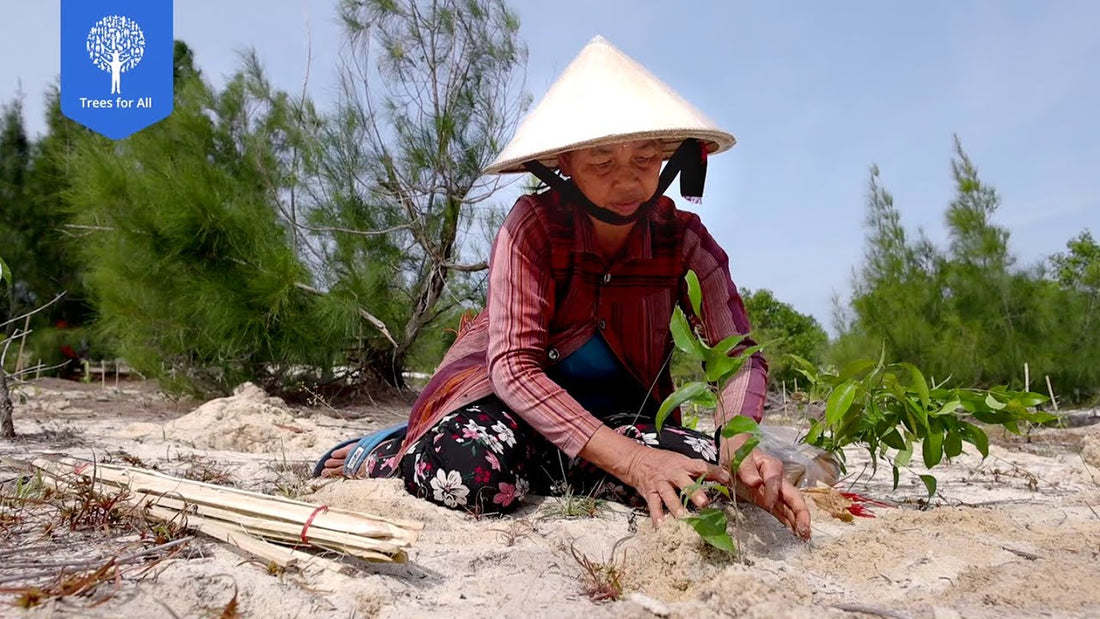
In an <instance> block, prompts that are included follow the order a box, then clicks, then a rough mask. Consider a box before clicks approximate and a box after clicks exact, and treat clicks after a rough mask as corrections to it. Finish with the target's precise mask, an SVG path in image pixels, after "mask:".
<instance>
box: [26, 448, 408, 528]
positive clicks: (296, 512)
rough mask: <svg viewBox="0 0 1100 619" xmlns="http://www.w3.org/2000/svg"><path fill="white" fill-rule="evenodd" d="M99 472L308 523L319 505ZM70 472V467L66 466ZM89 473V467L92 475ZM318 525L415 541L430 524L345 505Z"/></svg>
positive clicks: (162, 491) (107, 468) (137, 485)
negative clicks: (377, 513) (345, 508)
mask: <svg viewBox="0 0 1100 619" xmlns="http://www.w3.org/2000/svg"><path fill="white" fill-rule="evenodd" d="M49 463H50V461H49V460H43V459H37V460H35V461H34V465H35V466H39V467H40V468H45V467H44V466H43V465H46V466H48V465H49ZM58 463H59V464H61V465H62V467H64V466H66V465H74V466H77V467H79V466H84V465H88V464H89V463H87V462H80V461H77V460H73V459H72V458H61V459H59V460H58ZM94 466H95V467H96V474H95V476H96V477H97V478H99V479H103V480H107V481H111V482H112V483H114V484H116V485H125V486H127V487H128V488H130V491H131V492H134V493H139V494H140V493H145V494H157V495H172V496H176V497H180V498H184V499H186V500H187V501H188V502H190V503H196V504H203V505H210V506H212V507H225V506H227V505H229V506H232V507H231V509H233V510H234V511H237V512H240V513H245V514H249V515H253V516H261V517H265V518H279V519H281V520H287V521H291V522H298V523H299V524H301V523H304V522H305V521H306V520H307V519H308V518H309V517H310V516H314V511H316V510H317V508H318V507H320V506H319V505H315V504H312V503H306V502H303V501H295V500H293V499H286V498H282V497H274V496H270V495H266V494H262V493H259V492H252V491H249V490H241V489H239V488H229V487H226V486H217V485H215V484H208V483H203V482H198V481H192V480H189V479H179V478H176V477H171V476H169V475H164V474H163V473H157V472H154V471H144V470H139V469H132V468H129V467H123V466H118V465H113V464H101V463H96V464H95V465H94ZM62 470H64V469H62ZM86 472H87V471H85V473H86ZM310 526H311V528H312V527H320V528H327V529H332V530H335V531H345V532H348V533H352V534H354V535H362V536H365V537H383V538H385V537H392V538H396V539H399V540H403V541H406V542H408V543H412V542H414V541H416V538H417V537H418V536H419V534H418V531H420V530H421V529H423V528H424V525H423V523H420V522H416V521H405V520H396V519H389V518H383V517H380V516H373V515H369V514H363V513H360V512H353V511H348V510H343V509H339V508H330V509H329V510H328V511H326V512H324V513H320V514H317V515H315V516H314V520H313V523H312V524H311V525H310Z"/></svg>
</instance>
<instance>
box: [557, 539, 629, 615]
mask: <svg viewBox="0 0 1100 619" xmlns="http://www.w3.org/2000/svg"><path fill="white" fill-rule="evenodd" d="M569 552H570V554H572V555H573V560H574V561H576V562H577V565H579V566H581V575H580V578H581V587H582V588H583V589H584V594H585V595H587V596H588V599H590V600H592V601H593V602H608V601H611V602H613V601H616V600H619V599H621V598H622V597H623V581H624V577H623V576H624V575H623V564H621V563H616V562H615V558H614V554H615V552H614V550H612V558H611V560H610V561H608V562H606V563H601V562H598V561H593V560H592V559H590V558H589V557H588V556H587V555H585V554H584V553H583V552H578V551H577V549H576V547H575V546H572V545H570V546H569Z"/></svg>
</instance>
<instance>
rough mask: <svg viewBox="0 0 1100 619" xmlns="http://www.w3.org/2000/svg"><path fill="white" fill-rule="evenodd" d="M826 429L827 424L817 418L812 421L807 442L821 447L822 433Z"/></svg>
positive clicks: (807, 434)
mask: <svg viewBox="0 0 1100 619" xmlns="http://www.w3.org/2000/svg"><path fill="white" fill-rule="evenodd" d="M824 430H825V424H823V423H821V422H820V421H818V420H817V419H814V420H813V421H811V422H810V431H809V432H807V433H806V444H807V445H816V446H818V447H821V444H820V441H819V440H818V439H820V438H821V433H822V432H823V431H824Z"/></svg>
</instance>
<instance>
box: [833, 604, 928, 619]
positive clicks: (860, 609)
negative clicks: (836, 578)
mask: <svg viewBox="0 0 1100 619" xmlns="http://www.w3.org/2000/svg"><path fill="white" fill-rule="evenodd" d="M830 606H831V607H832V608H835V609H837V610H843V611H844V612H847V613H863V614H865V615H875V616H878V617H889V618H890V619H910V617H909V615H906V614H904V613H899V612H897V611H893V610H890V609H888V608H878V607H876V606H867V605H866V604H851V603H848V602H841V603H840V604H831V605H830Z"/></svg>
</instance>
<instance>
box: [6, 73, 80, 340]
mask: <svg viewBox="0 0 1100 619" xmlns="http://www.w3.org/2000/svg"><path fill="white" fill-rule="evenodd" d="M46 121H47V126H48V130H49V131H48V133H47V134H46V135H45V136H43V137H41V138H39V139H37V140H31V139H30V138H29V137H28V136H27V135H26V132H25V130H24V128H23V111H22V103H21V102H20V101H18V100H17V101H14V102H12V103H11V104H10V105H6V106H3V119H2V124H3V127H2V128H0V247H3V248H4V252H5V254H6V256H7V258H8V260H9V261H10V266H11V267H12V269H13V271H12V280H11V282H10V283H11V293H12V294H11V295H9V298H8V303H7V304H6V305H5V306H0V322H4V321H6V320H7V319H9V318H11V317H14V316H18V315H21V314H24V313H26V312H28V311H30V310H31V309H34V308H37V307H39V306H42V305H44V304H46V303H47V302H48V301H50V300H51V299H53V298H54V297H56V296H57V295H58V294H61V293H65V297H63V298H62V299H61V301H60V302H59V303H55V304H53V305H50V306H48V307H46V308H45V310H44V311H42V312H39V313H37V314H35V315H34V316H32V317H31V324H30V327H31V329H32V330H38V329H40V328H42V327H44V326H46V325H53V324H54V323H55V322H57V321H59V320H64V321H66V322H67V323H69V324H72V325H78V324H81V323H83V322H85V320H86V318H87V316H88V313H89V309H88V307H87V305H86V303H85V301H84V299H83V295H82V286H81V283H80V278H79V273H80V269H79V267H78V266H77V264H76V261H75V257H74V255H73V252H72V245H73V243H74V242H76V241H75V236H74V232H73V231H70V230H66V229H65V227H64V224H65V223H66V222H65V214H64V208H63V202H62V200H61V199H60V192H61V191H63V190H64V188H65V187H66V185H67V174H66V172H65V170H64V168H63V166H62V164H61V163H60V161H59V158H60V157H61V156H63V154H64V152H65V151H66V149H67V147H68V138H69V137H70V136H71V135H72V134H73V133H74V132H77V131H81V129H79V128H78V127H77V126H76V124H75V123H73V122H72V121H69V120H68V119H65V118H64V117H62V116H61V109H60V104H59V98H58V93H57V90H56V89H53V90H51V91H50V92H49V93H48V95H47V98H46ZM22 326H23V325H22V324H20V325H19V327H20V328H21V327H22Z"/></svg>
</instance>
